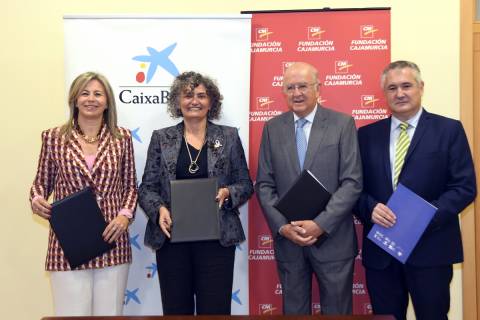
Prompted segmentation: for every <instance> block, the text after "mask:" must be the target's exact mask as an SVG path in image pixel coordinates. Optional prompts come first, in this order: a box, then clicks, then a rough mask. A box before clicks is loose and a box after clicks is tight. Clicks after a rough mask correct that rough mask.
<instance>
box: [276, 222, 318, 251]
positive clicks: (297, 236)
mask: <svg viewBox="0 0 480 320" xmlns="http://www.w3.org/2000/svg"><path fill="white" fill-rule="evenodd" d="M280 234H281V235H282V236H284V237H285V238H287V239H289V240H290V241H292V242H293V243H295V244H297V245H299V246H302V247H305V246H311V245H312V244H314V243H315V241H317V238H315V237H312V236H311V235H307V234H306V230H305V229H304V228H302V227H299V226H296V225H293V224H285V225H283V226H282V227H281V228H280Z"/></svg>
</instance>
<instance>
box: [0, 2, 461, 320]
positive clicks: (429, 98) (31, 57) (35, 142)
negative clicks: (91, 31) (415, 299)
mask: <svg viewBox="0 0 480 320" xmlns="http://www.w3.org/2000/svg"><path fill="white" fill-rule="evenodd" d="M312 3H314V1H307V0H296V1H279V0H262V1H251V0H249V1H247V0H242V1H239V0H230V1H225V0H222V1H202V2H200V1H195V0H183V1H181V0H180V1H160V0H156V1H153V0H136V1H132V0H115V1H114V0H101V1H92V0H67V1H65V0H43V1H38V0H7V1H6V2H5V1H4V3H3V5H2V10H1V11H0V41H1V48H0V64H1V68H0V72H1V75H2V76H1V77H0V92H1V95H0V106H1V108H2V110H3V111H2V117H1V120H0V124H1V125H0V132H1V134H0V136H1V137H2V139H1V147H2V155H1V157H0V170H1V175H0V177H1V182H0V188H1V189H0V195H1V200H2V201H1V204H2V206H1V214H2V217H3V219H2V222H3V228H2V229H3V231H2V232H1V233H0V245H1V246H2V249H1V250H0V263H1V264H2V265H1V267H0V268H1V269H0V304H1V305H2V306H3V308H2V318H4V319H28V320H31V319H39V318H40V317H41V316H44V315H48V314H51V313H52V302H51V295H50V291H49V290H50V289H49V282H48V278H47V276H46V274H45V272H44V271H43V264H44V257H45V249H46V244H47V230H48V225H47V224H46V223H45V222H44V221H40V219H37V218H36V217H32V215H31V214H30V210H29V205H28V203H27V192H28V189H29V186H30V183H31V182H32V179H33V175H34V173H35V170H36V162H37V156H38V153H39V147H40V132H41V130H42V129H45V128H48V127H52V126H55V125H58V124H60V123H61V122H62V121H63V120H64V119H65V102H64V91H65V88H64V73H63V24H62V16H63V15H64V14H81V13H88V14H97V13H149V14H165V13H180V14H185V13H238V12H239V11H241V10H268V9H301V8H319V7H334V8H339V7H347V8H348V7H355V6H358V4H359V3H361V5H362V6H365V7H367V6H368V7H385V6H391V7H392V59H400V58H402V59H411V60H414V61H416V62H418V64H419V65H420V67H421V68H422V70H423V75H424V80H425V83H426V94H425V99H424V104H425V105H426V106H427V107H428V110H429V111H433V112H436V113H441V114H444V115H447V116H451V117H455V118H458V116H459V106H458V101H459V1H456V0H455V1H444V2H442V5H439V6H436V7H435V8H432V7H431V3H430V2H429V1H417V0H390V1H388V0H384V1H380V0H378V1H367V0H365V1H361V2H359V1H355V0H350V1H347V0H331V1H315V4H314V5H313V6H312ZM78 41H82V42H83V43H84V44H85V46H88V43H89V41H88V39H78ZM205 42H206V43H207V42H208V40H207V39H206V40H205ZM460 272H461V269H460V267H457V268H456V271H455V280H454V283H453V286H452V291H453V292H452V293H453V297H452V298H453V299H452V311H451V317H452V318H453V319H461V318H462V316H461V281H460ZM410 318H411V319H413V317H410Z"/></svg>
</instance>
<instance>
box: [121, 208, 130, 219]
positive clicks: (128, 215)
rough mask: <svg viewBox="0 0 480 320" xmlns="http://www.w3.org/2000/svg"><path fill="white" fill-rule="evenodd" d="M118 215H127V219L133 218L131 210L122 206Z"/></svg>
mask: <svg viewBox="0 0 480 320" xmlns="http://www.w3.org/2000/svg"><path fill="white" fill-rule="evenodd" d="M118 215H119V216H125V217H127V218H128V219H132V218H133V211H132V210H130V209H127V208H123V209H122V210H120V212H119V213H118Z"/></svg>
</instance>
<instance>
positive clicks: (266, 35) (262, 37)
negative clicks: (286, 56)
mask: <svg viewBox="0 0 480 320" xmlns="http://www.w3.org/2000/svg"><path fill="white" fill-rule="evenodd" d="M273 34H274V32H273V31H272V30H270V28H268V27H260V28H255V41H252V44H251V48H250V52H252V53H275V52H283V48H282V42H281V41H275V40H273V39H272V36H273ZM252 39H253V37H252Z"/></svg>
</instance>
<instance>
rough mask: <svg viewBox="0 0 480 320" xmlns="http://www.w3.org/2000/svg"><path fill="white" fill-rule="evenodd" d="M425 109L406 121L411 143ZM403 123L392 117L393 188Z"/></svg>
mask: <svg viewBox="0 0 480 320" xmlns="http://www.w3.org/2000/svg"><path fill="white" fill-rule="evenodd" d="M422 112H423V107H420V110H418V112H417V113H416V114H415V115H414V116H413V117H411V118H410V119H408V120H407V121H405V122H406V123H408V128H407V134H408V137H409V138H410V142H412V139H413V135H414V134H415V129H417V126H418V120H420V116H421V115H422ZM402 122H403V121H400V120H399V119H398V118H396V117H395V116H393V115H392V120H391V124H390V170H391V173H392V186H393V175H394V166H395V145H396V144H397V139H398V135H399V134H400V127H399V126H400V124H401V123H402Z"/></svg>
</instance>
